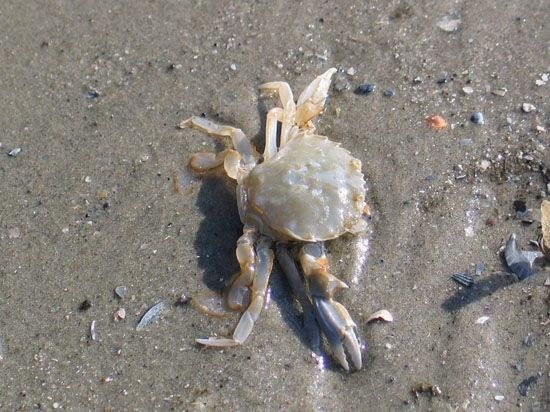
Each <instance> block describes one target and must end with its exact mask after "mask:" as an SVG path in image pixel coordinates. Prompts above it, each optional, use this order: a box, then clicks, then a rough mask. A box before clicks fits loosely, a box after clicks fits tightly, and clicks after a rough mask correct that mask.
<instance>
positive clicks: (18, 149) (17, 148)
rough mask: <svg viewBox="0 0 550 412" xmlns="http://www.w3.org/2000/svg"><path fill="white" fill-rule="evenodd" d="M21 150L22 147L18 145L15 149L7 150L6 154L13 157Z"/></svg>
mask: <svg viewBox="0 0 550 412" xmlns="http://www.w3.org/2000/svg"><path fill="white" fill-rule="evenodd" d="M22 151H23V149H21V148H20V147H16V148H15V149H12V150H10V151H9V153H8V156H9V157H15V156H17V155H18V154H20V153H21V152H22Z"/></svg>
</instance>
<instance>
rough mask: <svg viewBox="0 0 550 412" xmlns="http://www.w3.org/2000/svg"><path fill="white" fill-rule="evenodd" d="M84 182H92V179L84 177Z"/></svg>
mask: <svg viewBox="0 0 550 412" xmlns="http://www.w3.org/2000/svg"><path fill="white" fill-rule="evenodd" d="M84 181H85V182H86V183H90V182H91V181H92V178H91V177H90V176H85V177H84Z"/></svg>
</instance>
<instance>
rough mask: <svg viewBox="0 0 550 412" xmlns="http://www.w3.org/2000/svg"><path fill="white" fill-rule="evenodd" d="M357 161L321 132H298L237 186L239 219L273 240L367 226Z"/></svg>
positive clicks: (317, 237)
mask: <svg viewBox="0 0 550 412" xmlns="http://www.w3.org/2000/svg"><path fill="white" fill-rule="evenodd" d="M365 190H366V189H365V179H364V176H363V173H361V161H360V160H358V159H356V158H354V157H353V156H351V154H350V152H349V151H347V150H346V149H343V148H341V147H340V145H339V144H338V143H336V142H333V141H331V140H329V139H328V138H326V137H324V136H318V135H312V134H307V133H300V134H298V135H296V136H295V137H293V138H292V139H291V140H290V141H289V142H288V143H287V144H286V145H285V146H284V147H283V148H282V149H281V150H280V151H279V152H278V153H277V154H276V155H275V156H274V157H273V158H271V159H269V160H268V161H266V162H264V163H261V164H259V165H257V166H256V167H254V168H253V169H252V170H251V171H250V173H249V174H248V175H247V176H246V177H245V178H244V179H243V181H242V182H241V184H240V185H239V189H238V193H239V196H238V198H239V211H240V213H241V220H242V221H243V223H245V224H250V225H252V226H255V227H257V228H258V229H259V231H260V232H261V233H263V234H266V235H268V236H270V237H272V238H274V239H277V240H285V241H287V240H300V241H307V242H316V241H324V240H329V239H334V238H337V237H339V236H341V235H343V234H344V233H346V232H350V233H359V232H361V231H363V230H365V226H366V223H365V220H364V219H363V211H364V208H365Z"/></svg>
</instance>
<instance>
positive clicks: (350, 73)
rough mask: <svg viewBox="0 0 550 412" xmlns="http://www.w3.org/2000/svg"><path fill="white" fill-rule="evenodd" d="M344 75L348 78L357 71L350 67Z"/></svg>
mask: <svg viewBox="0 0 550 412" xmlns="http://www.w3.org/2000/svg"><path fill="white" fill-rule="evenodd" d="M346 73H347V74H348V75H350V76H355V73H357V70H355V69H354V68H353V67H350V68H349V69H347V70H346Z"/></svg>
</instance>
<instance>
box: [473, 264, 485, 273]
mask: <svg viewBox="0 0 550 412" xmlns="http://www.w3.org/2000/svg"><path fill="white" fill-rule="evenodd" d="M484 270H485V264H484V263H483V262H477V263H476V269H475V274H476V276H481V274H482V273H483V271H484Z"/></svg>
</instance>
